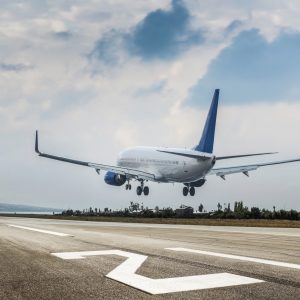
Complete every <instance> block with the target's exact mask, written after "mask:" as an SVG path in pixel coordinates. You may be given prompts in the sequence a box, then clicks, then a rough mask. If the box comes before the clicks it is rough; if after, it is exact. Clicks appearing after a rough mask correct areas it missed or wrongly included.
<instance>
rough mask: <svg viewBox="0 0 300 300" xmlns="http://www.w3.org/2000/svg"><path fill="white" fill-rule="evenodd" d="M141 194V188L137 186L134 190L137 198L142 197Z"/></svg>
mask: <svg viewBox="0 0 300 300" xmlns="http://www.w3.org/2000/svg"><path fill="white" fill-rule="evenodd" d="M142 192H143V189H142V187H141V186H138V187H137V188H136V194H137V195H138V196H140V195H142Z"/></svg>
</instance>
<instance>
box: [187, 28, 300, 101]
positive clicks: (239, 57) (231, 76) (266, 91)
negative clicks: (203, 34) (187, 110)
mask: <svg viewBox="0 0 300 300" xmlns="http://www.w3.org/2000/svg"><path fill="white" fill-rule="evenodd" d="M299 55H300V34H299V33H298V32H294V31H293V32H290V31H284V30H283V31H282V32H280V33H279V35H278V36H277V37H276V38H275V39H274V40H273V41H271V42H268V41H266V39H265V38H264V37H263V36H262V35H261V34H260V32H259V30H258V29H251V30H246V31H242V32H241V33H239V35H238V36H237V37H235V38H234V39H233V41H232V44H231V45H230V46H229V47H227V48H225V49H224V50H223V51H221V53H220V54H219V55H218V56H217V57H216V58H215V59H214V60H213V61H212V62H211V64H210V65H209V67H208V71H207V73H206V74H205V76H204V77H203V78H201V79H200V80H199V81H198V83H197V84H196V85H195V86H193V87H191V89H190V94H189V97H188V99H187V103H188V104H189V105H195V106H200V105H202V104H203V103H205V104H207V100H208V99H209V97H208V96H209V95H210V94H211V91H212V90H213V89H214V88H215V87H216V86H218V87H219V88H220V89H221V90H222V92H223V94H224V97H223V99H224V104H225V105H226V104H230V105H232V104H241V105H247V104H249V103H255V102H258V103H262V102H273V103H275V102H280V101H298V100H299V99H300V88H299V70H300V61H299Z"/></svg>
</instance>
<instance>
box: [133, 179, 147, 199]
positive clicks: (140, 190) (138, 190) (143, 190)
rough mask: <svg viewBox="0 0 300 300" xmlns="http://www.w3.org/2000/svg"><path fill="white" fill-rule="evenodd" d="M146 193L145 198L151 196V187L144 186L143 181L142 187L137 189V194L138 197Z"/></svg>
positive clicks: (142, 182)
mask: <svg viewBox="0 0 300 300" xmlns="http://www.w3.org/2000/svg"><path fill="white" fill-rule="evenodd" d="M142 193H144V195H145V196H148V195H149V187H148V186H144V181H141V185H140V186H138V187H137V188H136V194H137V195H138V196H140V195H142Z"/></svg>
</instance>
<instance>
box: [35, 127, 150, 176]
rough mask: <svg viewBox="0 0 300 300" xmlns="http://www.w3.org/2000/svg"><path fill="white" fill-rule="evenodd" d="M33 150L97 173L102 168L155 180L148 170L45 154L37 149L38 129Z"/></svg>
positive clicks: (40, 154)
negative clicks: (91, 169)
mask: <svg viewBox="0 0 300 300" xmlns="http://www.w3.org/2000/svg"><path fill="white" fill-rule="evenodd" d="M35 152H36V153H37V154H38V155H39V156H41V157H46V158H50V159H54V160H59V161H62V162H67V163H71V164H75V165H80V166H86V167H90V168H94V169H95V170H96V171H97V173H99V171H100V170H104V171H111V172H114V173H117V174H120V175H126V177H128V178H134V179H143V180H151V181H155V175H154V174H152V173H148V172H143V171H140V170H137V169H132V168H124V167H119V166H109V165H103V164H97V163H91V162H86V161H81V160H75V159H70V158H65V157H61V156H55V155H51V154H47V153H42V152H40V151H39V142H38V131H36V133H35Z"/></svg>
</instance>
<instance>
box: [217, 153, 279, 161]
mask: <svg viewBox="0 0 300 300" xmlns="http://www.w3.org/2000/svg"><path fill="white" fill-rule="evenodd" d="M276 153H278V152H266V153H255V154H241V155H230V156H217V157H216V159H217V160H222V159H230V158H239V157H247V156H258V155H269V154H276Z"/></svg>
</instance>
